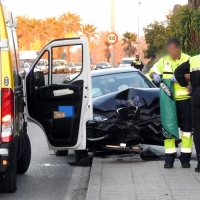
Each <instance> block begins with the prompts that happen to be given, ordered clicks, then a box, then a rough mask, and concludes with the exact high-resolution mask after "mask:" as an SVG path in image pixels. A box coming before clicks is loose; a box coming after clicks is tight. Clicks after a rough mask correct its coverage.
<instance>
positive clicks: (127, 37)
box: [122, 32, 137, 58]
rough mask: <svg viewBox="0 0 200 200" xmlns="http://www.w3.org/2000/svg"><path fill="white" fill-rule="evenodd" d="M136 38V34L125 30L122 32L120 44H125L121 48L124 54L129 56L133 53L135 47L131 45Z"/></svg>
mask: <svg viewBox="0 0 200 200" xmlns="http://www.w3.org/2000/svg"><path fill="white" fill-rule="evenodd" d="M136 40H137V34H135V33H131V32H126V33H124V34H123V38H122V41H123V44H122V46H124V45H126V46H125V47H124V49H123V51H124V53H125V55H126V56H128V57H129V58H130V57H131V55H134V54H135V52H136V51H137V49H136V48H135V47H134V46H133V45H132V43H135V42H136Z"/></svg>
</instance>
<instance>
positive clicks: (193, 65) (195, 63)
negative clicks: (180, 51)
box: [189, 55, 200, 72]
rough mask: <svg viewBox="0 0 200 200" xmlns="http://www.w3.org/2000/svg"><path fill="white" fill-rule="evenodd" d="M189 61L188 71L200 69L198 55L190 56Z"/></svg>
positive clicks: (199, 56) (199, 57)
mask: <svg viewBox="0 0 200 200" xmlns="http://www.w3.org/2000/svg"><path fill="white" fill-rule="evenodd" d="M189 62H190V72H195V71H200V55H197V56H194V57H191V58H190V60H189Z"/></svg>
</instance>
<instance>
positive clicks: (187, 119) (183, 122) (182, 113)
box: [150, 38, 192, 168]
mask: <svg viewBox="0 0 200 200" xmlns="http://www.w3.org/2000/svg"><path fill="white" fill-rule="evenodd" d="M166 48H167V52H168V55H166V56H164V57H163V58H161V59H160V60H159V61H158V63H157V65H156V67H157V70H155V67H154V68H152V69H151V70H150V77H151V78H152V79H153V80H154V82H155V83H159V82H160V79H161V78H160V76H159V74H161V75H162V76H163V78H171V81H172V82H174V93H175V94H174V98H175V100H176V107H177V117H178V125H179V127H180V129H181V135H182V145H181V156H180V161H181V164H182V167H183V168H189V167H190V159H191V153H192V133H191V132H192V119H191V98H190V97H189V96H188V95H187V90H186V88H185V87H181V86H180V85H179V84H178V83H177V81H176V79H175V77H174V71H175V69H176V68H177V67H178V66H179V65H180V64H182V63H183V62H186V61H187V60H188V59H189V56H188V55H186V54H184V53H182V51H181V47H180V41H179V40H178V39H177V38H171V39H169V40H168V41H167V44H166ZM158 71H159V74H158ZM164 146H165V165H164V167H165V168H172V167H173V164H174V160H175V158H176V155H177V153H176V145H175V138H172V139H166V140H165V143H164Z"/></svg>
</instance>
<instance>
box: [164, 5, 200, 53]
mask: <svg viewBox="0 0 200 200" xmlns="http://www.w3.org/2000/svg"><path fill="white" fill-rule="evenodd" d="M166 30H167V31H168V30H170V31H168V33H173V36H174V37H177V38H179V39H180V41H181V46H182V49H183V51H184V52H185V53H188V54H190V55H196V54H198V53H199V52H200V11H199V10H198V9H196V10H194V9H193V8H192V7H190V6H181V7H180V8H179V9H178V10H177V12H176V13H175V14H174V15H172V16H171V17H170V18H169V19H168V27H167V28H166Z"/></svg>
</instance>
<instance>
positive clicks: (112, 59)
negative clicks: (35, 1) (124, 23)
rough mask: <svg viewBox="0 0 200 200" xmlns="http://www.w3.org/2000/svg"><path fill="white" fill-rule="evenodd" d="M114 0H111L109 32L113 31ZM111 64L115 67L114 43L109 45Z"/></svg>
mask: <svg viewBox="0 0 200 200" xmlns="http://www.w3.org/2000/svg"><path fill="white" fill-rule="evenodd" d="M114 1H115V0H111V32H114V31H115V4H114ZM111 65H112V67H115V45H111Z"/></svg>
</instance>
